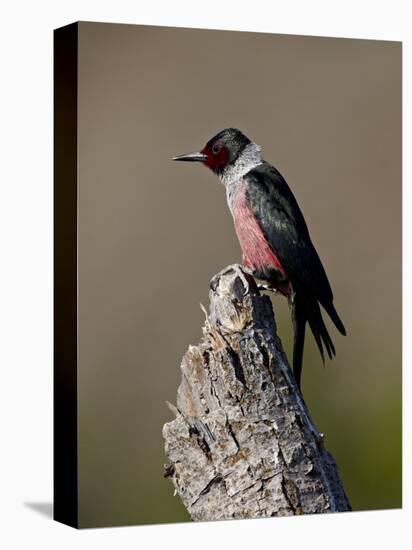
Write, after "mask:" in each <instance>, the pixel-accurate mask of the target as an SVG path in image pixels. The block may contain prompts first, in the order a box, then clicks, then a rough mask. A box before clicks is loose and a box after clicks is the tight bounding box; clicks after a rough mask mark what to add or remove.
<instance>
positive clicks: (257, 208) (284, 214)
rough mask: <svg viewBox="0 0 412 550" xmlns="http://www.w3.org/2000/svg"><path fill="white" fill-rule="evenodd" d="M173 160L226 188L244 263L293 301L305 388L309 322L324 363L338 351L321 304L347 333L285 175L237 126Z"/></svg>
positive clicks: (296, 368)
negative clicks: (197, 166) (200, 169)
mask: <svg viewBox="0 0 412 550" xmlns="http://www.w3.org/2000/svg"><path fill="white" fill-rule="evenodd" d="M172 160H177V161H187V162H201V163H203V164H204V165H205V166H207V167H208V168H210V169H211V170H212V171H213V172H214V173H215V174H216V175H217V176H218V178H219V179H220V181H221V182H222V183H223V185H224V187H225V188H226V198H227V203H228V206H229V209H230V211H231V213H232V217H233V221H234V227H235V231H236V235H237V238H238V240H239V243H240V247H241V251H242V264H243V265H244V266H245V267H246V268H247V269H248V270H249V271H251V272H252V274H253V275H254V276H255V277H256V278H257V279H259V280H261V281H264V282H265V283H267V284H266V285H260V288H264V289H266V290H273V291H274V292H279V293H280V294H282V295H283V296H285V297H286V298H287V299H288V302H289V306H290V310H291V317H292V324H293V331H294V338H293V373H294V376H295V380H296V383H297V385H298V387H299V389H300V387H301V373H302V360H303V347H304V341H305V329H306V323H308V324H309V327H310V329H311V331H312V333H313V336H314V338H315V341H316V344H317V346H318V348H319V352H320V355H321V357H322V361H323V362H324V360H325V358H324V351H323V347H325V349H326V351H327V354H328V356H329V358H330V359H331V358H332V356H333V355H335V347H334V345H333V342H332V339H331V337H330V336H329V333H328V331H327V329H326V326H325V323H324V321H323V318H322V313H321V309H320V306H322V307H323V309H324V310H325V311H326V312H327V313H328V315H329V316H330V318H331V319H332V321H333V323H334V325H335V326H336V328H337V329H338V331H339V332H340V333H341V334H343V335H345V334H346V331H345V327H344V326H343V323H342V321H341V320H340V318H339V316H338V314H337V312H336V309H335V307H334V305H333V294H332V290H331V287H330V284H329V281H328V278H327V276H326V273H325V270H324V268H323V265H322V263H321V261H320V259H319V256H318V253H317V252H316V249H315V247H314V245H313V244H312V241H311V238H310V236H309V231H308V228H307V225H306V222H305V219H304V217H303V214H302V212H301V210H300V208H299V206H298V203H297V201H296V199H295V197H294V195H293V193H292V191H291V190H290V188H289V186H288V184H287V183H286V181H285V179H284V178H283V177H282V175H281V174H280V172H279V171H278V170H277V169H276V168H275V167H274V166H272V165H271V164H269V163H268V162H266V161H265V160H263V158H262V155H261V147H260V146H259V145H257V144H256V143H253V142H252V141H251V140H250V139H249V138H248V137H246V136H245V135H244V134H243V133H242V132H241V131H240V130H237V129H235V128H226V129H225V130H222V131H221V132H219V133H218V134H216V135H215V136H214V137H212V139H210V140H209V141H208V142H207V144H206V145H205V147H204V148H203V149H202V150H201V151H200V152H198V153H189V154H184V155H179V156H176V157H173V159H172Z"/></svg>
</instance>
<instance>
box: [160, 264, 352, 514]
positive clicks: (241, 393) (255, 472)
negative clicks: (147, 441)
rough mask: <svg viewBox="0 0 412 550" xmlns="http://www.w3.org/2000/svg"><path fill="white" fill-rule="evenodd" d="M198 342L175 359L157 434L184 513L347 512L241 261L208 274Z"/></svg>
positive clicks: (270, 319)
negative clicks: (167, 415)
mask: <svg viewBox="0 0 412 550" xmlns="http://www.w3.org/2000/svg"><path fill="white" fill-rule="evenodd" d="M203 334H204V336H203V338H202V340H201V342H200V344H199V345H197V346H190V347H189V349H188V351H187V352H186V354H185V356H184V357H183V360H182V364H181V370H182V381H181V384H180V386H179V389H178V392H177V406H176V407H174V406H173V405H170V407H171V409H172V410H173V411H174V413H175V414H176V418H175V419H174V420H173V421H171V422H169V423H167V424H165V425H164V427H163V436H164V439H165V450H166V454H167V456H168V457H169V460H170V464H169V465H167V466H166V467H165V468H166V473H165V476H167V477H171V479H172V481H173V484H174V486H175V489H176V492H177V493H178V495H179V496H180V498H181V499H182V501H183V504H184V505H185V507H186V509H187V510H188V512H189V514H190V516H191V517H192V519H194V520H217V519H229V518H258V517H270V516H286V515H294V514H295V515H297V514H312V513H325V512H342V511H347V510H350V505H349V502H348V499H347V497H346V495H345V491H344V489H343V486H342V483H341V481H340V479H339V475H338V471H337V466H336V463H335V461H334V459H333V457H332V456H331V454H330V453H329V452H327V451H326V449H325V447H324V444H323V435H322V434H320V433H319V432H318V431H317V430H316V428H315V427H314V425H313V423H312V422H311V420H310V417H309V414H308V411H307V409H306V405H305V403H304V401H303V398H302V395H301V393H300V391H299V390H298V388H297V386H296V383H295V380H294V378H293V374H292V372H291V370H290V367H289V365H288V361H287V358H286V355H285V353H284V351H283V349H282V344H281V342H280V340H279V338H278V337H277V335H276V324H275V320H274V315H273V310H272V304H271V301H270V299H269V297H268V296H263V295H260V293H259V290H258V288H257V286H256V283H255V281H254V279H253V277H252V276H251V275H249V274H247V273H245V272H244V271H243V270H242V268H241V266H238V265H233V266H229V267H228V268H226V269H224V270H223V271H221V272H220V273H219V274H217V275H216V276H215V277H214V278H213V279H212V281H211V291H210V313H209V315H208V316H207V318H206V322H205V325H204V328H203Z"/></svg>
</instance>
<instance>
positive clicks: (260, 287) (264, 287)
mask: <svg viewBox="0 0 412 550" xmlns="http://www.w3.org/2000/svg"><path fill="white" fill-rule="evenodd" d="M257 287H258V289H259V290H267V291H268V292H273V293H274V294H276V293H277V290H276V288H273V286H269V285H258V286H257Z"/></svg>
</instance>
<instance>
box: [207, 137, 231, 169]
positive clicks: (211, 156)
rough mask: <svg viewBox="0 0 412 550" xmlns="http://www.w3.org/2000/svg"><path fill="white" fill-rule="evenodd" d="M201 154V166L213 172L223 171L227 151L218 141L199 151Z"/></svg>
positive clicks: (225, 164)
mask: <svg viewBox="0 0 412 550" xmlns="http://www.w3.org/2000/svg"><path fill="white" fill-rule="evenodd" d="M201 154H202V155H205V159H204V160H203V161H202V162H203V164H204V165H205V166H207V167H208V168H210V169H211V170H213V172H219V171H221V170H223V169H224V168H225V167H226V166H227V164H228V160H229V155H228V151H227V149H226V147H225V146H224V144H223V143H221V142H220V141H219V140H217V141H216V142H214V143H212V144H210V143H208V144H207V145H206V146H205V147H204V148H203V149H202V150H201Z"/></svg>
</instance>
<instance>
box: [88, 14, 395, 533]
mask: <svg viewBox="0 0 412 550" xmlns="http://www.w3.org/2000/svg"><path fill="white" fill-rule="evenodd" d="M78 120H79V237H78V239H79V273H78V281H79V283H78V287H79V377H78V387H79V422H78V428H79V484H80V497H79V498H80V503H79V515H80V518H79V520H80V525H81V526H100V525H121V524H133V523H156V522H172V521H181V520H186V519H188V517H187V515H186V512H185V510H184V509H183V506H182V505H181V503H180V501H179V500H178V497H173V489H172V484H171V482H170V481H169V480H167V479H163V463H164V462H166V459H165V457H164V453H163V440H162V435H161V429H162V425H163V423H164V422H165V421H167V420H169V419H170V418H171V415H170V412H169V411H168V409H167V407H166V405H165V401H166V400H170V401H174V400H175V396H176V390H177V386H178V384H179V380H180V371H179V364H180V360H181V357H182V355H183V353H184V352H185V350H186V348H187V347H188V345H189V344H191V343H196V342H198V340H199V338H200V336H201V325H202V323H203V319H204V316H203V313H202V312H201V310H200V307H199V302H202V303H203V304H205V305H207V304H208V284H209V280H210V278H211V277H212V276H213V274H214V273H216V272H217V271H219V270H220V269H221V268H223V267H224V266H226V265H227V264H229V263H233V262H236V261H239V258H240V254H239V246H238V243H237V241H236V237H235V233H234V230H233V227H232V220H231V217H230V214H229V211H228V209H227V206H226V201H225V194H224V189H223V187H222V186H221V185H220V184H219V183H218V181H217V179H216V178H215V177H214V176H213V174H212V173H211V172H209V171H208V170H207V169H205V168H204V167H202V166H199V165H182V164H178V163H173V162H171V161H170V160H169V159H170V157H171V156H173V155H175V154H178V153H184V152H188V151H192V150H196V149H198V148H199V147H201V146H202V145H203V144H204V143H205V142H206V141H207V140H208V139H209V138H210V137H211V136H212V135H213V134H215V133H216V132H217V131H219V130H221V129H223V128H225V127H227V126H235V127H238V128H240V129H241V130H243V131H244V132H245V133H246V134H247V135H248V136H249V137H250V138H251V139H252V140H254V141H255V142H257V143H259V144H260V145H262V147H263V153H264V157H265V158H266V160H268V161H269V162H272V163H274V164H275V165H276V167H277V168H278V169H279V170H280V171H281V172H282V174H283V175H284V176H285V178H286V180H287V181H288V183H289V185H290V186H291V188H292V190H293V192H294V193H295V196H296V198H297V200H298V202H299V204H300V206H301V208H302V210H303V213H304V215H305V217H306V220H307V223H308V226H309V230H310V232H311V235H312V239H313V241H314V243H315V245H316V247H317V249H318V251H319V254H320V256H321V258H322V261H323V264H324V266H325V268H326V271H327V273H328V276H329V279H330V281H331V284H332V287H333V290H334V294H335V304H336V306H337V309H338V311H339V313H340V315H341V317H342V319H343V321H344V323H345V325H346V328H347V330H348V336H347V337H346V338H343V337H341V336H339V335H338V334H337V332H336V331H335V330H334V329H331V334H332V336H333V339H334V342H335V345H336V349H337V358H336V360H335V361H334V362H327V364H326V367H325V368H323V367H322V363H321V360H320V357H319V355H318V353H317V351H316V350H315V347H314V344H313V340H312V337H311V335H310V336H308V337H307V344H306V351H305V357H304V369H303V392H304V395H305V399H306V402H307V404H308V406H309V409H310V411H311V413H312V416H313V418H314V421H315V422H316V424H317V426H318V428H319V429H320V430H321V431H323V432H325V434H326V445H327V447H328V449H329V450H330V451H331V452H332V453H333V454H334V456H335V459H336V461H337V463H338V465H339V468H340V472H341V476H342V478H343V481H344V484H345V487H346V490H347V493H348V495H349V499H350V501H351V504H352V506H353V509H354V510H365V509H376V508H393V507H399V506H401V141H400V140H401V45H400V43H394V42H378V41H369V40H368V41H367V40H347V39H331V38H315V37H298V36H286V35H284V36H282V35H270V34H255V33H240V32H222V31H204V30H192V29H173V28H160V27H140V26H132V25H109V24H95V23H81V24H80V29H79V114H78ZM274 305H275V312H276V317H277V322H278V328H279V333H280V336H281V338H282V340H283V343H284V346H285V348H286V350H287V352H288V353H290V343H291V342H290V338H291V324H290V319H289V313H288V309H287V305H286V303H285V300H284V299H282V298H274ZM329 326H330V324H329Z"/></svg>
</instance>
